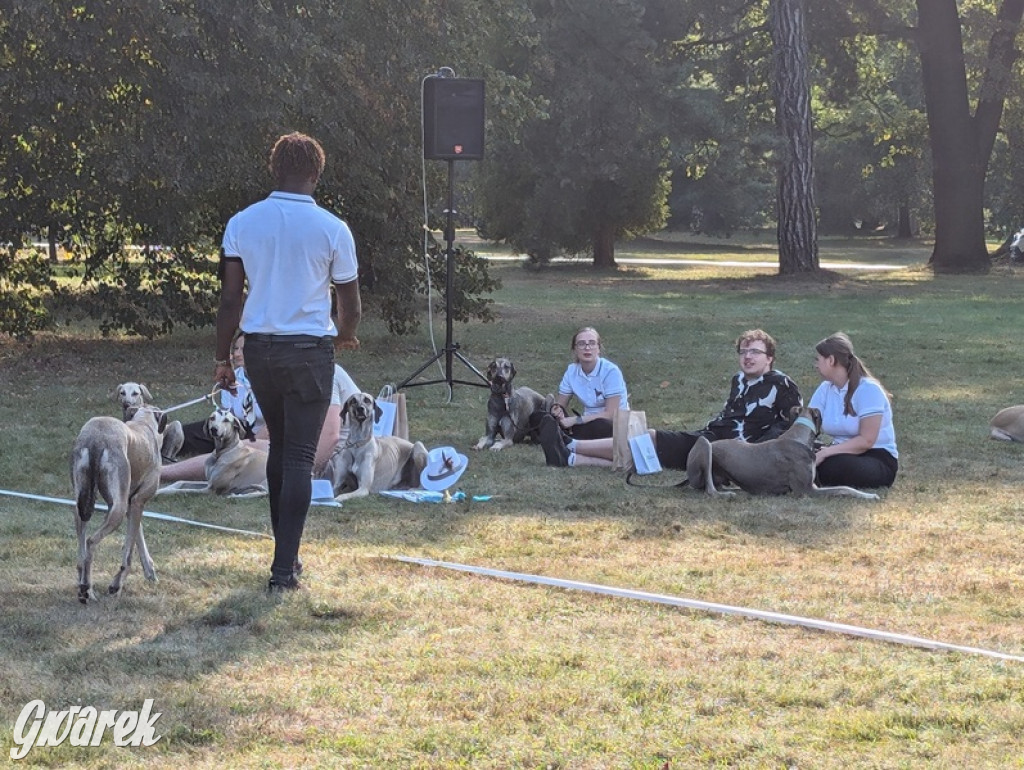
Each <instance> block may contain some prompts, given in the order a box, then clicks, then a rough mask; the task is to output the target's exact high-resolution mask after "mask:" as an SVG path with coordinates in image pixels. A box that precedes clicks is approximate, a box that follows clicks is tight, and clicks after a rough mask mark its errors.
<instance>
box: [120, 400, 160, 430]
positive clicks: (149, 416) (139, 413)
mask: <svg viewBox="0 0 1024 770" xmlns="http://www.w3.org/2000/svg"><path fill="white" fill-rule="evenodd" d="M124 419H125V422H141V423H146V422H148V423H149V424H150V425H151V426H152V428H153V430H155V431H156V432H157V433H159V434H163V432H164V431H165V430H167V415H166V414H164V413H163V412H161V411H160V410H159V409H154V408H153V407H149V406H145V407H144V406H127V407H125V410H124Z"/></svg>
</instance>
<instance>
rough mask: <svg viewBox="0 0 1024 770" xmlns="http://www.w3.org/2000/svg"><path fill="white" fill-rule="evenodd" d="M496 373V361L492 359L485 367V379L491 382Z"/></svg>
mask: <svg viewBox="0 0 1024 770" xmlns="http://www.w3.org/2000/svg"><path fill="white" fill-rule="evenodd" d="M497 371H498V359H494V360H493V361H491V363H490V364H489V365H488V367H487V379H488V380H493V379H494V375H495V374H496V373H497Z"/></svg>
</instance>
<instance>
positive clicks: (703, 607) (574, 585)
mask: <svg viewBox="0 0 1024 770" xmlns="http://www.w3.org/2000/svg"><path fill="white" fill-rule="evenodd" d="M382 558H384V559H387V560H388V561H399V562H403V563H405V564H417V565H419V566H421V567H439V568H442V569H448V570H455V571H457V572H468V573H471V574H474V575H483V576H486V577H493V578H502V579H505V580H516V581H519V582H523V583H533V584H535V585H543V586H552V587H554V588H567V589H575V590H577V591H585V592H587V593H592V594H602V595H605V596H613V597H616V598H619V599H637V600H640V601H646V602H655V603H658V604H667V605H670V606H672V607H682V608H685V609H691V610H698V611H701V612H715V613H718V614H721V615H739V616H741V617H745V618H752V619H754V620H760V621H763V622H766V623H777V624H781V625H791V626H801V627H803V628H812V629H815V630H818V631H827V632H831V633H838V634H845V635H847V636H857V637H861V638H864V639H872V640H874V641H879V642H890V643H893V644H903V645H907V646H908V647H920V648H922V649H926V650H940V651H943V652H963V653H969V654H971V655H985V656H988V657H990V658H998V659H1000V660H1012V661H1017V662H1020V663H1024V655H1011V654H1009V653H1005V652H999V651H997V650H986V649H983V648H980V647H966V646H964V645H960V644H950V643H949V642H940V641H936V640H934V639H924V638H922V637H919V636H908V635H907V634H896V633H891V632H889V631H880V630H876V629H873V628H864V627H863V626H851V625H847V624H846V623H833V622H831V621H828V620H818V619H816V618H806V617H801V616H799V615H784V614H782V613H779V612H771V611H769V610H757V609H750V608H747V607H737V606H733V605H729V604H715V603H713V602H704V601H699V600H697V599H684V598H682V597H678V596H667V595H665V594H652V593H647V592H646V591H636V590H633V589H629V588H615V587H614V586H604V585H600V584H597V583H581V582H579V581H576V580H563V579H560V578H549V577H544V576H543V575H530V574H526V573H522V572H506V571H505V570H497V569H490V568H487V567H473V566H469V565H466V564H454V563H452V562H443V561H435V560H434V559H420V558H415V557H412V556H384V557H382Z"/></svg>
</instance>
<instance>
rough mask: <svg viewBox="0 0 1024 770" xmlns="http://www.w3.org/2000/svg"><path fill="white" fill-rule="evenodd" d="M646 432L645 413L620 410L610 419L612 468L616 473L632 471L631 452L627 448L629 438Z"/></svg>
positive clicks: (634, 410) (635, 410)
mask: <svg viewBox="0 0 1024 770" xmlns="http://www.w3.org/2000/svg"><path fill="white" fill-rule="evenodd" d="M646 431H647V413H646V412H642V411H640V410H637V409H620V410H619V411H617V412H616V413H615V417H614V418H613V419H612V468H613V469H614V470H617V471H630V470H633V452H632V450H631V449H630V448H629V439H630V437H631V436H637V435H639V434H641V433H645V432H646Z"/></svg>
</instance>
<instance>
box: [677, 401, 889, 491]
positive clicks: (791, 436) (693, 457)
mask: <svg viewBox="0 0 1024 770" xmlns="http://www.w3.org/2000/svg"><path fill="white" fill-rule="evenodd" d="M820 432H821V412H819V411H818V410H817V409H813V408H811V407H808V406H803V407H799V406H797V407H793V409H792V411H791V425H790V427H789V429H788V430H787V431H786V432H785V433H783V434H782V435H781V436H779V437H778V438H776V439H772V440H770V441H762V442H761V443H759V444H748V443H747V442H745V441H743V440H741V439H737V438H733V439H726V440H725V441H715V442H710V441H708V440H707V439H706V438H704V437H703V436H701V437H700V438H699V439H697V443H696V444H694V446H693V449H691V450H690V454H689V456H688V457H687V458H686V476H687V479H688V481H689V483H690V486H691V487H693V488H694V489H703V490H704V492H705V494H707V495H710V496H712V497H717V496H722V495H732V494H733V492H729V491H722V490H720V489H717V488H716V484H718V485H720V484H724V483H726V482H730V481H731V482H734V483H735V484H736V485H737V486H739V487H740V489H743V490H744V491H745V492H749V493H750V494H752V495H784V494H787V493H792V494H795V495H833V496H836V495H838V496H844V497H859V498H861V499H864V500H878V499H879V497H878V495H876V494H874V493H872V492H862V491H861V490H859V489H854V488H853V487H819V486H816V485H815V483H814V440H815V439H816V438H817V436H818V434H819V433H820Z"/></svg>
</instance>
